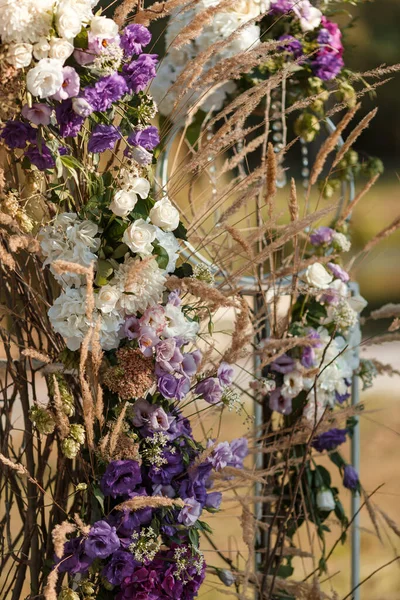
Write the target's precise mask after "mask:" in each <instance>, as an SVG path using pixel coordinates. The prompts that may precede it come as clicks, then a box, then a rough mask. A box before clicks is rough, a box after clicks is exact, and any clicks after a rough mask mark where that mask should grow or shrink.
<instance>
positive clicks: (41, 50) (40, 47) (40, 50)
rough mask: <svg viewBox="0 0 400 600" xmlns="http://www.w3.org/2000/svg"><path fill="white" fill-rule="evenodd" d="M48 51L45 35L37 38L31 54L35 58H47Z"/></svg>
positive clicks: (48, 46) (48, 45)
mask: <svg viewBox="0 0 400 600" xmlns="http://www.w3.org/2000/svg"><path fill="white" fill-rule="evenodd" d="M49 51H50V44H49V42H48V40H47V38H45V37H42V38H40V40H38V41H37V42H36V44H34V46H33V56H34V57H35V58H36V60H42V58H47V57H48V56H49Z"/></svg>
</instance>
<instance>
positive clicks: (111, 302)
mask: <svg viewBox="0 0 400 600" xmlns="http://www.w3.org/2000/svg"><path fill="white" fill-rule="evenodd" d="M119 296H120V294H119V292H118V289H117V288H116V287H115V286H113V285H103V287H102V288H101V289H100V291H99V293H98V294H97V296H96V307H97V308H98V309H99V310H101V312H102V313H105V314H107V313H110V312H111V311H112V310H113V309H114V308H115V305H116V304H117V302H118V300H119Z"/></svg>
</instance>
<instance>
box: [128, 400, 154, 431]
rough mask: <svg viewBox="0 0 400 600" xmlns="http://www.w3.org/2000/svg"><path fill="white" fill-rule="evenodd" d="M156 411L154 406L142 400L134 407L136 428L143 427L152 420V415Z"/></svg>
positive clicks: (133, 420) (133, 421)
mask: <svg viewBox="0 0 400 600" xmlns="http://www.w3.org/2000/svg"><path fill="white" fill-rule="evenodd" d="M153 410H154V406H153V405H152V404H150V402H147V400H145V399H144V398H140V399H139V400H137V401H136V402H135V404H134V405H133V419H132V423H133V424H134V426H135V427H143V426H144V425H147V423H148V422H149V420H150V415H151V413H152V411H153Z"/></svg>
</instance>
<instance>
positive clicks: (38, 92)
mask: <svg viewBox="0 0 400 600" xmlns="http://www.w3.org/2000/svg"><path fill="white" fill-rule="evenodd" d="M63 82H64V76H63V66H62V63H61V62H60V61H59V60H56V59H55V58H43V59H42V60H40V61H39V62H38V64H37V65H36V67H34V68H33V69H31V70H30V71H29V73H28V75H27V76H26V87H27V88H28V91H29V92H30V93H31V94H32V96H39V98H48V97H49V96H52V95H53V94H55V93H56V92H58V90H59V89H60V87H61V86H62V84H63Z"/></svg>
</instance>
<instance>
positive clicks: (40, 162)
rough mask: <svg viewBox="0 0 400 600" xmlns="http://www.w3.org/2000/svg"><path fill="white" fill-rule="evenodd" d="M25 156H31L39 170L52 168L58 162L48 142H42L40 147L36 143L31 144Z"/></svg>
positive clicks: (30, 158)
mask: <svg viewBox="0 0 400 600" xmlns="http://www.w3.org/2000/svg"><path fill="white" fill-rule="evenodd" d="M25 156H26V157H27V158H29V160H30V161H31V163H32V164H33V165H35V167H37V168H38V169H39V171H45V170H46V169H52V168H53V167H54V166H55V164H56V163H55V161H54V158H53V156H52V154H51V152H50V150H49V149H48V147H47V146H46V144H42V145H41V147H40V148H39V146H36V145H32V146H29V148H28V150H27V151H26V152H25Z"/></svg>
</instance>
